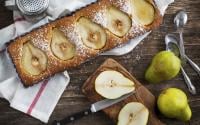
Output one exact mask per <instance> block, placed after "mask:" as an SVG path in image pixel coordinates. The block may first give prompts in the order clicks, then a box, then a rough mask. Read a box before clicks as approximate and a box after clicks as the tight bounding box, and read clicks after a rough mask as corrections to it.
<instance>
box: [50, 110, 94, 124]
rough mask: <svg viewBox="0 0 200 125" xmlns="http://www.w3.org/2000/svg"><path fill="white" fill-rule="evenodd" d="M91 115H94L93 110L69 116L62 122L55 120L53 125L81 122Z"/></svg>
mask: <svg viewBox="0 0 200 125" xmlns="http://www.w3.org/2000/svg"><path fill="white" fill-rule="evenodd" d="M90 114H92V112H91V110H90V109H87V110H84V111H81V112H78V113H75V114H73V115H70V116H67V117H66V118H64V119H62V120H55V121H53V124H52V125H66V124H68V123H70V122H73V121H75V120H79V119H81V118H82V117H84V116H88V115H90Z"/></svg>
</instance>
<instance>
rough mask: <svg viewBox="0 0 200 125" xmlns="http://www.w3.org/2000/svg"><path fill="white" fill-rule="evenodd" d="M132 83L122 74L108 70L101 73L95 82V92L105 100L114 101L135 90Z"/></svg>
mask: <svg viewBox="0 0 200 125" xmlns="http://www.w3.org/2000/svg"><path fill="white" fill-rule="evenodd" d="M134 85H135V84H134V82H133V81H131V80H129V79H128V78H126V77H125V76H124V75H123V74H121V73H119V72H117V71H114V70H110V71H104V72H101V73H100V74H99V75H98V76H97V78H96V80H95V90H96V92H97V93H98V94H100V95H101V96H103V97H105V98H107V99H116V98H119V97H121V96H123V95H124V94H127V93H130V92H132V91H134V90H135V86H134Z"/></svg>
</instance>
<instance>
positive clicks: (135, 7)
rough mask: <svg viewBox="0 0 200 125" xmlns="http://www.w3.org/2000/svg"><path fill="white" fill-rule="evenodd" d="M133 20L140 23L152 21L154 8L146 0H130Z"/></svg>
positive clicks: (146, 23) (147, 23) (144, 23)
mask: <svg viewBox="0 0 200 125" xmlns="http://www.w3.org/2000/svg"><path fill="white" fill-rule="evenodd" d="M131 6H132V14H133V18H134V20H135V21H136V22H137V23H139V24H141V25H149V24H151V23H152V22H153V21H154V18H155V9H154V7H153V6H152V5H151V4H150V3H149V2H148V1H147V0H131Z"/></svg>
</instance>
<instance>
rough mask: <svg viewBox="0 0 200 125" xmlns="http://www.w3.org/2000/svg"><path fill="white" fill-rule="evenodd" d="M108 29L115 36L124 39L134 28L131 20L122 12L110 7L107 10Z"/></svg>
mask: <svg viewBox="0 0 200 125" xmlns="http://www.w3.org/2000/svg"><path fill="white" fill-rule="evenodd" d="M107 19H108V23H107V28H108V30H110V31H111V32H112V33H113V34H115V35H116V36H119V37H123V36H124V35H125V34H126V33H128V31H129V30H130V28H131V26H132V21H131V18H130V17H129V16H128V15H127V14H126V13H124V12H122V11H121V10H118V9H117V8H115V7H109V8H108V9H107Z"/></svg>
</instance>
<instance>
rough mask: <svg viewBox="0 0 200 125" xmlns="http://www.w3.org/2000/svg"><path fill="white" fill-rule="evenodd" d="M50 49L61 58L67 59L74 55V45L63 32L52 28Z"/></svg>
mask: <svg viewBox="0 0 200 125" xmlns="http://www.w3.org/2000/svg"><path fill="white" fill-rule="evenodd" d="M51 50H52V52H53V54H54V55H55V56H56V57H57V58H59V59H61V60H69V59H71V58H73V57H74V56H75V52H76V49H75V46H74V45H73V44H72V43H70V42H69V41H68V39H67V38H66V36H65V35H64V33H63V32H61V31H60V30H59V29H58V28H54V29H53V32H52V40H51Z"/></svg>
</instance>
